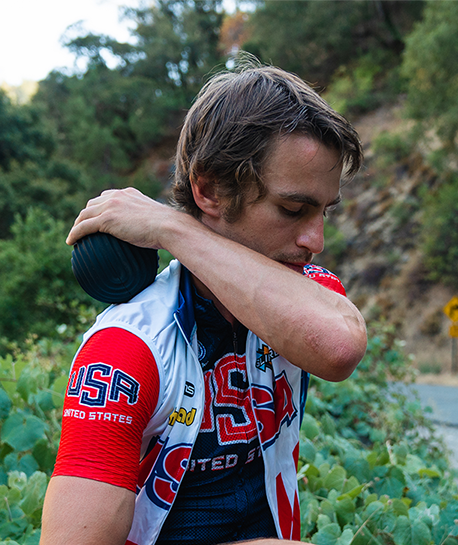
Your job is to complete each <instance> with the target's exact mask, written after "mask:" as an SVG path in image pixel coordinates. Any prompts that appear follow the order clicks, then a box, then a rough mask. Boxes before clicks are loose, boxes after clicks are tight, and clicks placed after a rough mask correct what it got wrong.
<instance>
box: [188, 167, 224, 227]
mask: <svg viewBox="0 0 458 545" xmlns="http://www.w3.org/2000/svg"><path fill="white" fill-rule="evenodd" d="M191 188H192V194H193V197H194V201H195V203H196V204H197V206H198V207H199V208H200V209H201V210H202V213H204V214H207V215H208V216H211V217H213V218H220V217H221V216H222V214H223V205H222V202H221V199H220V197H218V195H217V192H216V185H215V183H214V181H213V179H212V178H209V177H207V176H200V175H198V176H197V177H196V178H195V179H194V180H191Z"/></svg>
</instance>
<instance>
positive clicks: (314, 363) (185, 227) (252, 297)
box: [161, 214, 366, 380]
mask: <svg viewBox="0 0 458 545" xmlns="http://www.w3.org/2000/svg"><path fill="white" fill-rule="evenodd" d="M169 221H170V223H169V224H167V225H165V226H164V229H163V230H162V237H161V244H162V245H163V246H164V247H166V248H167V249H168V250H169V251H170V252H171V253H172V254H173V255H174V256H175V257H177V259H179V260H180V261H181V262H182V263H183V264H184V265H185V266H186V267H187V268H188V269H189V270H190V271H191V272H192V273H193V274H194V275H195V276H196V277H197V278H198V279H199V280H200V281H201V282H202V283H203V284H204V285H205V286H207V287H208V289H209V290H211V292H212V293H213V294H214V296H215V297H216V298H217V299H218V300H219V301H220V302H221V304H222V305H223V306H224V307H225V308H227V309H228V310H229V311H230V313H231V314H233V315H234V316H235V317H236V318H237V319H238V320H239V321H240V322H242V323H243V324H244V325H246V326H247V327H248V328H249V329H250V330H251V331H253V332H254V333H255V334H256V335H258V336H259V337H260V338H261V339H262V340H263V341H265V342H266V343H268V344H269V345H270V346H271V347H272V348H273V349H274V350H276V351H277V352H278V353H279V354H281V355H282V356H284V357H285V358H286V359H288V360H289V361H290V362H291V363H293V364H295V365H297V366H299V367H301V368H303V369H304V370H306V371H309V372H311V373H313V374H315V375H317V376H320V377H322V378H325V379H327V380H342V379H343V378H346V377H347V376H348V375H349V374H350V373H351V372H352V370H353V369H354V367H355V366H356V365H357V363H358V362H359V361H360V359H361V358H362V356H363V354H364V350H365V346H366V332H365V325H364V320H363V319H362V317H361V315H360V313H359V311H358V310H357V309H356V307H355V306H354V305H353V304H352V303H351V302H350V301H349V300H348V299H346V298H345V297H343V296H341V295H339V294H336V293H334V292H332V291H330V290H328V289H326V288H323V287H322V286H320V285H319V284H317V283H316V282H314V281H312V280H309V279H307V278H304V277H302V276H301V275H299V274H297V273H296V272H294V271H292V270H290V269H288V268H286V267H285V266H284V265H281V264H279V263H277V262H275V261H273V260H271V259H269V258H267V257H265V256H263V255H261V254H259V253H257V252H255V251H253V250H251V249H249V248H247V247H245V246H242V245H240V244H238V243H236V242H233V241H231V240H229V239H227V238H225V237H222V236H220V235H218V234H216V233H214V232H213V231H211V230H209V229H208V228H207V227H205V226H204V225H202V224H201V223H200V222H198V221H196V220H195V219H193V218H191V217H190V216H188V215H185V214H179V215H173V216H171V217H170V220H169Z"/></svg>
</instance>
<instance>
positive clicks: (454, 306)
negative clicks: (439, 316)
mask: <svg viewBox="0 0 458 545" xmlns="http://www.w3.org/2000/svg"><path fill="white" fill-rule="evenodd" d="M444 312H445V314H446V315H447V316H448V317H449V318H450V320H452V322H458V297H452V298H451V299H450V301H449V302H448V303H447V304H446V305H445V307H444Z"/></svg>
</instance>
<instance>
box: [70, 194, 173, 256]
mask: <svg viewBox="0 0 458 545" xmlns="http://www.w3.org/2000/svg"><path fill="white" fill-rule="evenodd" d="M171 214H180V215H181V213H180V212H178V211H176V210H173V209H172V208H170V207H169V206H165V205H163V204H160V203H158V202H156V201H154V200H153V199H150V198H149V197H146V196H145V195H143V193H140V191H138V190H137V189H134V188H132V187H129V188H127V189H111V190H108V191H104V192H103V193H102V194H101V195H100V196H99V197H96V198H95V199H91V200H90V201H89V202H88V203H87V205H86V208H84V209H83V210H82V211H81V212H80V214H79V216H78V217H77V218H76V220H75V223H74V225H73V227H72V229H71V231H70V233H69V235H68V237H67V241H66V242H67V244H69V245H72V244H75V242H77V241H78V240H79V239H81V238H82V237H84V236H86V235H89V234H91V233H96V232H98V231H99V232H101V233H109V234H111V235H113V236H115V237H117V238H120V239H121V240H125V241H126V242H130V243H131V244H134V245H135V246H141V247H144V248H155V249H160V248H162V246H161V243H160V241H159V238H160V234H161V224H162V223H163V221H164V220H165V219H166V218H167V217H169V216H170V215H171Z"/></svg>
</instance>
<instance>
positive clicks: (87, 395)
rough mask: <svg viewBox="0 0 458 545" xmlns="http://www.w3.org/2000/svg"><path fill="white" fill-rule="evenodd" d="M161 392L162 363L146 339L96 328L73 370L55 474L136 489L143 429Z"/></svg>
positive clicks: (120, 330) (64, 411) (121, 331)
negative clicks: (156, 359)
mask: <svg viewBox="0 0 458 545" xmlns="http://www.w3.org/2000/svg"><path fill="white" fill-rule="evenodd" d="M158 394H159V375H158V370H157V366H156V362H155V360H154V357H153V355H152V353H151V351H150V349H149V348H148V346H147V345H146V344H145V343H144V342H143V341H142V340H141V339H139V338H138V337H136V336H135V335H134V334H132V333H130V332H128V331H125V330H123V329H120V328H108V329H104V330H102V331H99V332H97V333H95V334H94V335H93V336H92V337H91V338H90V339H89V340H88V341H87V343H86V344H85V345H84V347H83V348H82V349H81V351H80V353H79V354H78V356H77V357H76V359H75V361H74V363H73V365H72V369H71V371H70V378H69V383H68V386H67V392H66V396H65V402H64V410H63V417H62V436H61V442H60V446H59V452H58V455H57V460H56V465H55V468H54V473H53V475H71V476H75V477H84V478H88V479H93V480H97V481H102V482H106V483H109V484H113V485H116V486H121V487H124V488H127V489H129V490H132V491H134V492H135V490H136V483H137V477H138V471H139V458H140V447H141V442H142V435H143V430H144V429H145V427H146V425H147V424H148V421H149V420H150V418H151V416H152V414H153V412H154V409H155V407H156V404H157V400H158Z"/></svg>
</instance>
